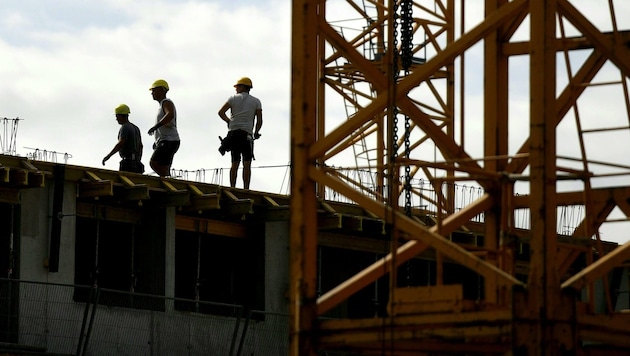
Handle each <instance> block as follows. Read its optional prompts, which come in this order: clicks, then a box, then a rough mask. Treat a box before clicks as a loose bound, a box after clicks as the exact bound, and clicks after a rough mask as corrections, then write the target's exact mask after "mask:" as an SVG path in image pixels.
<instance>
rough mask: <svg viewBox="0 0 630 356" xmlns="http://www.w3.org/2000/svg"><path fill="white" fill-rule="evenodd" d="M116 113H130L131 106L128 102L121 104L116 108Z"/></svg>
mask: <svg viewBox="0 0 630 356" xmlns="http://www.w3.org/2000/svg"><path fill="white" fill-rule="evenodd" d="M114 113H116V115H120V114H122V115H129V114H130V113H131V110H129V106H127V105H126V104H120V105H118V106H117V107H116V109H114Z"/></svg>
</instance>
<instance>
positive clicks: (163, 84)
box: [149, 79, 168, 90]
mask: <svg viewBox="0 0 630 356" xmlns="http://www.w3.org/2000/svg"><path fill="white" fill-rule="evenodd" d="M159 87H162V88H164V89H166V90H168V83H167V82H166V80H164V79H158V80H156V81H154V82H153V84H151V88H149V90H151V89H155V88H159Z"/></svg>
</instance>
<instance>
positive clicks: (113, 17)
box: [0, 0, 630, 242]
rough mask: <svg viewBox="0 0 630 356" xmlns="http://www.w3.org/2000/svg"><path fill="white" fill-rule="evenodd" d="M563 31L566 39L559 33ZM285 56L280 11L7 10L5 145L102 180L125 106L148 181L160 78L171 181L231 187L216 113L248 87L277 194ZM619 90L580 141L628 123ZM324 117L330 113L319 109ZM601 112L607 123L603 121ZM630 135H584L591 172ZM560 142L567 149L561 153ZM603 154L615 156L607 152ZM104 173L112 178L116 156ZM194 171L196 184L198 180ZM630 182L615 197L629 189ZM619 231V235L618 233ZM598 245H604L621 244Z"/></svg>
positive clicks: (2, 66)
mask: <svg viewBox="0 0 630 356" xmlns="http://www.w3.org/2000/svg"><path fill="white" fill-rule="evenodd" d="M343 3H344V2H335V1H331V2H329V4H328V9H329V13H330V14H332V15H331V17H333V16H334V15H337V14H338V18H339V19H340V20H343V19H344V18H343V17H344V15H343V13H344V12H343V11H344V10H342V9H336V8H335V7H336V6H340V4H343ZM457 3H459V2H457ZM478 3H481V0H479V1H478V2H466V6H467V9H466V15H467V19H466V25H467V27H468V28H470V27H472V26H474V25H475V24H477V23H478V22H479V21H480V19H481V16H483V11H482V7H481V6H470V5H471V4H478ZM571 3H572V4H574V5H575V6H577V7H578V8H579V9H580V10H581V11H582V13H584V14H587V15H588V16H589V19H590V20H591V21H592V22H593V23H595V24H596V25H597V26H598V27H599V28H600V30H602V31H610V29H612V28H613V25H612V22H611V17H610V12H609V11H608V5H609V4H610V3H614V5H615V9H616V16H617V18H616V21H618V23H617V25H618V26H619V28H621V29H624V28H625V29H627V28H630V24H629V23H628V22H630V20H628V19H627V17H626V16H624V14H628V13H629V12H630V2H628V1H625V0H624V1H613V2H609V1H605V0H597V1H595V0H575V1H571ZM331 9H332V10H331ZM353 16H354V15H353ZM523 27H524V29H523V30H522V31H519V32H520V33H517V36H515V37H516V38H519V37H520V38H524V39H526V38H527V33H528V31H527V25H524V26H523ZM567 32H568V34H569V35H575V31H572V29H571V27H570V25H568V24H567ZM290 50H291V1H288V0H238V1H231V0H134V1H128V0H101V1H98V2H97V1H76V0H20V1H5V2H4V3H3V11H2V13H0V78H2V84H3V85H2V86H1V87H0V118H20V119H21V120H20V121H19V127H18V132H17V140H16V142H15V146H16V151H17V154H18V155H21V156H28V155H29V154H32V153H33V152H34V151H35V150H38V151H37V152H39V153H40V154H41V153H42V152H44V151H46V152H48V153H49V152H58V153H59V154H60V155H59V156H58V157H57V161H58V162H63V154H66V153H67V154H68V155H69V157H71V158H70V159H69V160H68V162H67V163H68V164H73V165H81V166H88V167H97V168H103V167H102V165H101V160H102V158H103V156H105V155H106V154H107V153H108V152H109V151H110V150H111V148H112V147H113V146H114V144H115V143H116V140H117V139H116V135H117V132H118V129H119V125H118V124H117V123H116V121H115V118H114V115H113V110H114V108H115V107H116V106H117V105H118V104H120V103H126V104H127V105H129V106H130V108H131V116H130V119H131V121H132V122H134V123H135V124H136V125H138V126H139V127H140V129H141V131H142V133H143V137H142V138H143V142H144V146H145V150H144V157H143V162H144V163H145V165H146V167H147V172H146V173H148V174H154V173H153V172H152V171H151V169H150V167H149V166H148V160H149V157H150V156H151V152H152V150H151V144H152V142H153V137H152V136H149V135H147V134H146V131H147V130H148V128H149V127H151V126H152V125H153V124H154V122H155V114H156V111H157V109H158V104H157V103H156V102H155V101H153V100H152V98H151V95H150V92H149V90H148V88H149V86H150V84H151V83H152V82H153V81H154V80H156V79H158V78H161V79H165V80H167V81H168V82H169V84H170V87H171V90H170V92H169V93H168V96H169V97H170V98H171V99H173V101H174V103H175V105H176V107H177V111H178V128H179V131H180V136H181V138H182V145H181V148H180V150H179V152H178V153H177V154H176V155H175V160H174V163H173V168H175V169H178V170H179V171H180V174H181V175H182V178H185V179H189V180H201V181H205V182H208V183H217V184H222V185H228V184H229V178H228V176H229V173H228V172H229V168H228V167H229V165H230V163H229V157H228V156H221V155H220V154H219V153H218V151H217V148H218V144H219V140H218V136H219V135H222V136H223V135H225V133H226V127H225V124H224V123H223V122H222V121H221V120H220V119H219V117H218V115H217V111H218V110H219V108H220V107H221V106H222V105H223V103H224V102H225V100H226V99H227V97H228V96H229V95H232V94H233V93H234V88H233V84H234V83H235V81H236V80H237V79H238V78H240V77H243V76H248V77H250V78H251V79H252V80H253V83H254V88H253V90H252V92H251V94H252V95H254V96H256V97H258V98H259V99H261V101H262V105H263V117H264V125H263V128H262V130H261V133H262V138H261V139H260V140H258V141H256V157H257V158H256V160H255V161H254V162H253V177H252V183H251V188H252V189H254V190H259V191H266V192H272V193H282V194H286V193H288V192H289V169H288V164H289V160H290V126H289V125H290V103H291V101H290V99H291V98H290V85H291V83H290V75H291V62H290V58H291V53H290ZM481 54H482V51H481V46H476V49H472V50H470V51H468V52H467V66H470V67H469V68H472V69H470V70H468V71H467V72H466V75H467V78H466V84H465V91H466V95H467V97H466V105H467V108H466V111H467V114H466V120H467V129H471V130H470V132H469V134H470V135H472V136H471V137H470V138H469V139H467V145H466V147H465V148H466V150H467V151H468V152H469V154H470V155H471V156H473V157H479V156H480V155H481V154H482V152H483V151H482V146H481V145H479V144H478V143H479V142H480V141H479V140H478V139H476V138H477V137H478V136H479V135H480V134H481V133H482V129H481V127H482V126H480V125H478V126H476V128H477V129H476V130H475V124H474V121H475V120H479V119H480V118H482V117H483V109H482V102H483V99H482V96H481V94H482V89H483V86H482V85H483V78H482V75H483V73H481V71H479V70H475V69H474V68H479V67H480V62H479V61H480V60H481V57H482V56H481ZM587 54H588V53H586V54H584V55H582V56H581V58H580V55H579V54H578V55H577V56H574V57H573V58H572V60H575V61H576V63H575V67H574V68H573V70H576V69H577V67H578V64H579V61H580V60H583V59H584V58H586V55H587ZM475 61H477V62H476V63H475ZM510 63H511V64H510V65H511V66H512V67H513V68H521V69H522V70H517V71H515V73H516V74H514V77H511V84H510V85H511V86H510V98H511V102H510V120H511V123H510V125H511V126H512V128H515V129H514V130H513V132H515V134H516V136H515V138H514V139H511V141H510V145H511V147H510V149H511V151H512V152H511V153H514V152H515V151H516V150H517V149H518V148H519V147H520V146H521V144H522V140H523V139H524V138H525V137H526V136H527V134H528V116H529V114H528V105H529V98H528V92H529V88H528V82H529V81H528V78H527V70H528V63H527V62H526V61H523V60H522V59H519V58H513V59H511V62H510ZM614 80H619V71H618V70H617V69H616V68H615V67H614V66H609V68H608V69H607V70H605V71H602V74H601V75H599V77H598V78H596V81H597V82H607V81H614ZM565 84H566V78H562V77H559V79H558V85H559V88H563V87H564V85H565ZM619 87H620V86H618V87H617V88H610V87H598V88H597V89H593V90H590V89H589V93H588V94H585V95H584V97H583V99H581V100H583V104H582V105H581V107H580V115H581V117H582V118H583V120H585V122H586V123H587V125H593V123H594V126H586V127H585V128H587V129H597V128H598V126H602V125H603V126H608V127H612V126H622V125H627V124H628V114H627V111H626V110H625V107H624V100H623V98H622V97H620V96H618V95H619V94H618V93H619V90H618V88H619ZM609 89H610V90H615V91H614V93H613V92H612V91H609ZM330 106H332V105H329V103H327V110H328V109H329V107H330ZM603 107H605V108H606V115H602V108H603ZM617 108H619V109H617ZM342 116H343V115H342ZM340 119H341V120H344V119H345V118H343V117H340ZM565 121H566V122H567V124H565V123H564V122H563V124H562V125H561V126H560V127H559V129H560V130H561V131H560V133H559V143H558V152H559V154H563V155H567V156H572V157H579V156H580V153H579V149H577V148H578V147H579V146H578V145H577V144H576V143H575V137H576V135H575V134H574V133H575V127H572V126H571V124H570V123H571V122H572V120H571V119H569V120H565ZM327 125H328V124H327ZM333 126H334V125H333ZM0 134H1V133H0ZM519 135H520V137H519ZM612 135H614V137H613V136H612ZM627 136H628V132H627V131H615V132H612V133H610V134H607V136H604V135H603V134H593V135H590V136H588V141H587V142H586V145H588V147H587V149H588V150H589V156H590V159H596V160H605V161H611V162H615V163H617V164H620V165H630V162H628V159H627V157H628V155H627V152H628V150H630V139H629V137H627ZM567 137H573V138H574V139H573V141H574V142H571V144H565V143H564V142H561V140H563V139H565V138H567ZM610 142H614V143H615V149H612V150H611V149H610V147H611V146H610ZM4 144H5V145H6V137H5V141H4ZM0 148H4V147H0ZM593 148H594V149H593ZM49 156H50V153H49ZM49 158H50V157H49ZM48 160H50V159H48ZM564 163H565V162H561V164H564ZM578 166H579V164H578ZM104 168H107V169H112V170H116V169H118V159H117V157H113V158H112V159H110V160H109V161H108V162H107V165H106V166H105V167H104ZM197 172H203V175H202V176H201V177H199V176H197ZM626 177H627V176H624V177H622V178H621V182H617V183H616V184H615V185H619V184H621V185H627V182H625V180H626ZM608 184H609V182H604V183H603V184H602V185H604V186H607V185H608ZM240 186H242V183H241V181H240V174H239V182H238V185H237V187H240ZM581 188H582V187H577V188H576V189H581ZM623 224H624V225H625V223H623ZM621 225H622V224H616V225H615V226H616V229H619V226H621ZM628 227H630V226H628ZM606 235H607V236H604V238H605V239H608V240H618V241H620V242H625V241H626V240H628V238H626V237H625V236H620V237H611V234H608V233H607V234H606Z"/></svg>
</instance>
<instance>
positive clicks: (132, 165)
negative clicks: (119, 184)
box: [119, 158, 144, 173]
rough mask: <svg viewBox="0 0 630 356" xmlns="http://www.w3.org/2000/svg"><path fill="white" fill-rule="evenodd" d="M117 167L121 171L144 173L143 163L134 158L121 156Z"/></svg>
mask: <svg viewBox="0 0 630 356" xmlns="http://www.w3.org/2000/svg"><path fill="white" fill-rule="evenodd" d="M119 169H120V171H121V172H134V173H144V164H142V162H140V161H138V160H135V159H130V158H123V160H122V161H120V166H119Z"/></svg>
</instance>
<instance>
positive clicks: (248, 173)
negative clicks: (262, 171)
mask: <svg viewBox="0 0 630 356" xmlns="http://www.w3.org/2000/svg"><path fill="white" fill-rule="evenodd" d="M251 179H252V161H243V188H245V189H249V182H250V180H251Z"/></svg>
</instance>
